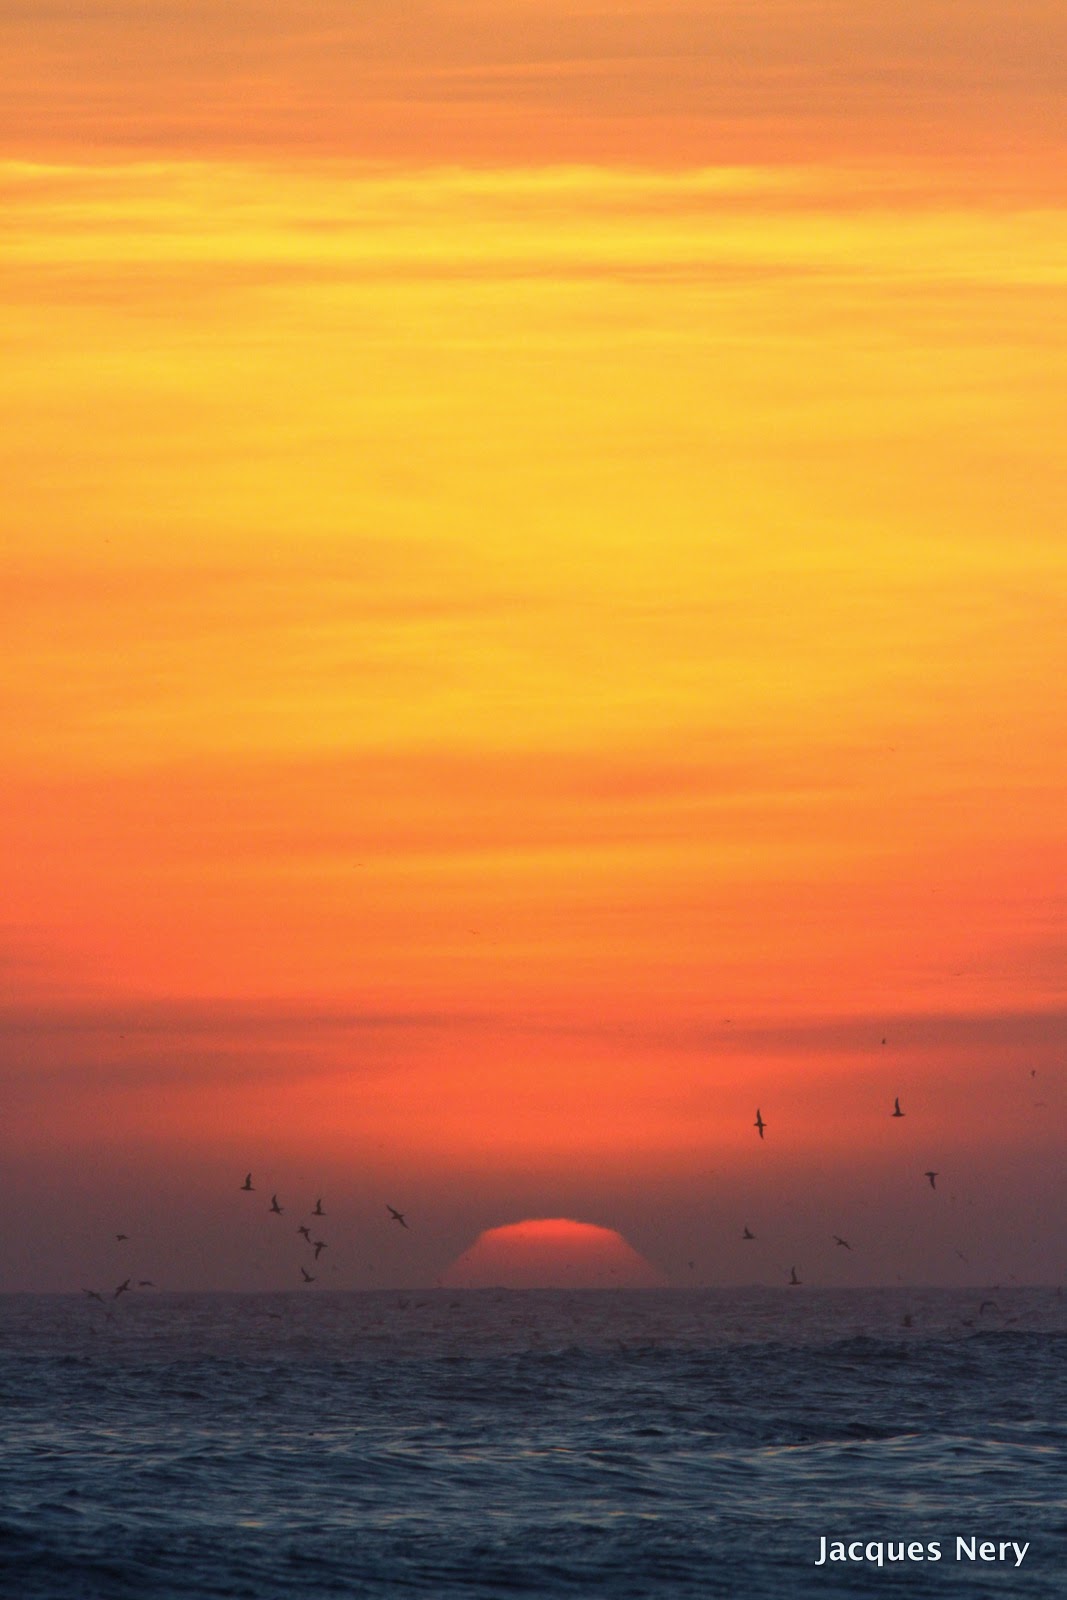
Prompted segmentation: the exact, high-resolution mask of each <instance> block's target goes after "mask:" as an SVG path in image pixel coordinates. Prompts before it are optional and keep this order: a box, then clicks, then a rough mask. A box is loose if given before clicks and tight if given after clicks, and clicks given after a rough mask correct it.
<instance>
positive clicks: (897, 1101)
mask: <svg viewBox="0 0 1067 1600" xmlns="http://www.w3.org/2000/svg"><path fill="white" fill-rule="evenodd" d="M893 1115H894V1116H895V1117H902V1116H903V1115H904V1113H903V1111H901V1109H900V1099H899V1096H898V1098H897V1099H895V1100H894V1101H893Z"/></svg>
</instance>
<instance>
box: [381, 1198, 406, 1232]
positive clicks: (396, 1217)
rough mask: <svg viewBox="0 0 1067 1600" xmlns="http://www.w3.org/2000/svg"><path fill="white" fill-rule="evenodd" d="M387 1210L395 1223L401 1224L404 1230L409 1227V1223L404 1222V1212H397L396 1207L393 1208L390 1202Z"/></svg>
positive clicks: (386, 1207) (386, 1206) (387, 1204)
mask: <svg viewBox="0 0 1067 1600" xmlns="http://www.w3.org/2000/svg"><path fill="white" fill-rule="evenodd" d="M385 1209H386V1211H388V1213H389V1215H390V1216H391V1217H392V1219H393V1221H394V1222H399V1224H400V1226H401V1227H402V1228H406V1227H407V1223H406V1222H405V1221H404V1213H403V1212H402V1211H397V1210H396V1208H395V1207H394V1206H391V1205H390V1204H389V1203H388V1201H386V1205H385Z"/></svg>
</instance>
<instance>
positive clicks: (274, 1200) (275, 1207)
mask: <svg viewBox="0 0 1067 1600" xmlns="http://www.w3.org/2000/svg"><path fill="white" fill-rule="evenodd" d="M270 1209H271V1210H272V1211H273V1212H274V1214H275V1216H278V1217H280V1216H281V1214H282V1207H281V1206H280V1205H279V1204H278V1196H277V1195H276V1194H272V1195H271V1197H270Z"/></svg>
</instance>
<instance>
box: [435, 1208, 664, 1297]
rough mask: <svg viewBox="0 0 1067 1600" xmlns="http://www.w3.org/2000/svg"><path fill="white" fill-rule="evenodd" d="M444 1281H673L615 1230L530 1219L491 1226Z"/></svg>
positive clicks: (649, 1285)
mask: <svg viewBox="0 0 1067 1600" xmlns="http://www.w3.org/2000/svg"><path fill="white" fill-rule="evenodd" d="M441 1282H442V1283H443V1284H444V1285H445V1287H447V1288H450V1289H496V1288H500V1289H655V1288H662V1287H663V1286H664V1285H665V1284H666V1282H667V1280H666V1278H665V1277H664V1275H663V1274H662V1273H661V1272H660V1271H659V1270H658V1268H656V1267H654V1266H653V1265H652V1263H651V1262H650V1261H646V1259H645V1257H644V1256H642V1255H639V1254H638V1252H637V1251H636V1250H635V1249H634V1248H633V1246H632V1245H630V1244H627V1242H626V1240H625V1239H624V1238H623V1236H622V1234H621V1233H618V1232H616V1230H615V1229H614V1228H600V1227H597V1226H596V1225H595V1224H593V1223H591V1222H574V1221H573V1220H572V1219H571V1218H569V1217H530V1218H527V1220H526V1221H524V1222H512V1223H508V1224H507V1225H506V1226H505V1227H501V1228H486V1230H485V1231H484V1233H480V1234H479V1235H478V1237H477V1239H475V1241H474V1243H473V1244H472V1245H471V1246H470V1248H469V1249H468V1250H465V1251H464V1252H463V1254H462V1255H461V1256H459V1257H458V1258H457V1259H456V1260H455V1261H453V1262H452V1265H451V1266H450V1267H447V1268H446V1269H445V1271H444V1273H443V1274H442V1277H441Z"/></svg>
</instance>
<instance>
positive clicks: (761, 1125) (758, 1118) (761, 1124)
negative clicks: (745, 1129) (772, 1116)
mask: <svg viewBox="0 0 1067 1600" xmlns="http://www.w3.org/2000/svg"><path fill="white" fill-rule="evenodd" d="M752 1126H753V1127H754V1128H758V1129H759V1136H760V1138H761V1139H762V1138H763V1130H764V1128H765V1127H766V1126H767V1124H766V1123H765V1122H764V1120H763V1118H762V1116H761V1115H760V1108H759V1106H757V1107H756V1120H755V1122H754V1123H753V1124H752Z"/></svg>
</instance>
